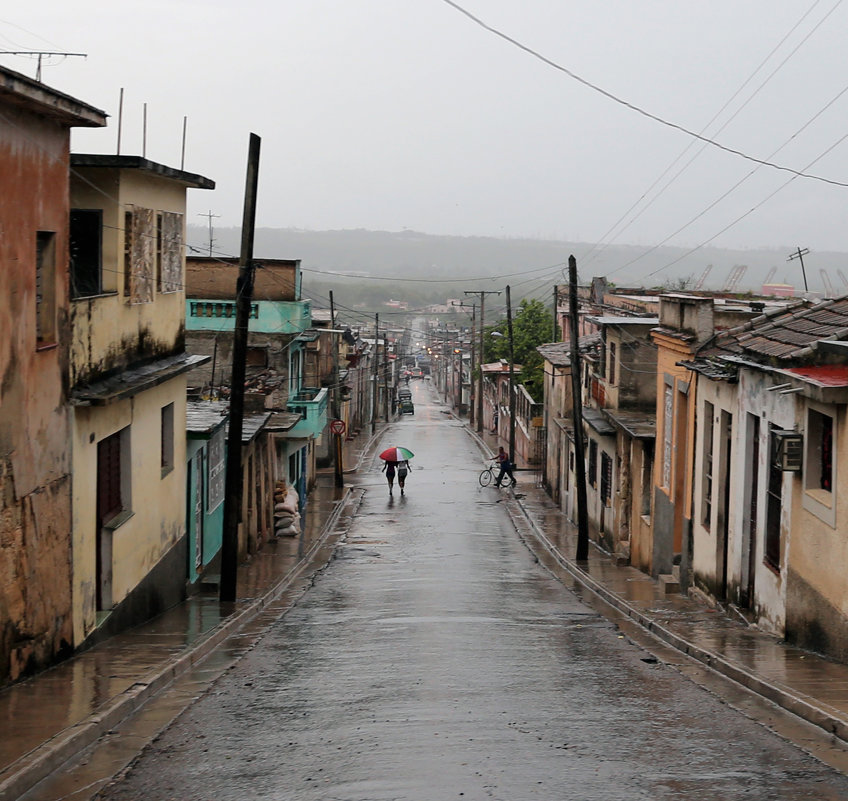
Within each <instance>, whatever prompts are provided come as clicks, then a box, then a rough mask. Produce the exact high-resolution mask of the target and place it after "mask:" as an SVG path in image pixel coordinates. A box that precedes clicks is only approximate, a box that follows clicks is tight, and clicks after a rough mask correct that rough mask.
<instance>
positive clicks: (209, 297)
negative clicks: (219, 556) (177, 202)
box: [185, 256, 330, 554]
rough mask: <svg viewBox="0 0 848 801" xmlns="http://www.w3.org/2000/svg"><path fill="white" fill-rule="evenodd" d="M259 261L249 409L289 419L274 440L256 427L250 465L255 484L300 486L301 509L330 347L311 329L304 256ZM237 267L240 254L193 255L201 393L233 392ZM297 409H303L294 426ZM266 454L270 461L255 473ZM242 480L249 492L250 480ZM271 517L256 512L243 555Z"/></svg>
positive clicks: (190, 268) (190, 316)
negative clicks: (279, 482)
mask: <svg viewBox="0 0 848 801" xmlns="http://www.w3.org/2000/svg"><path fill="white" fill-rule="evenodd" d="M255 261H256V263H257V265H258V266H257V269H256V271H255V280H254V288H253V300H252V301H251V311H250V317H249V319H248V343H247V369H246V378H245V387H246V396H245V408H246V410H247V411H249V412H251V413H253V414H257V415H258V414H260V413H266V414H267V415H270V414H271V413H273V414H274V415H276V417H275V418H274V419H276V420H284V421H285V424H284V425H283V424H281V425H280V426H277V427H276V429H275V431H274V432H273V433H274V436H273V438H271V439H269V440H268V441H266V437H265V435H264V434H263V435H260V432H259V431H257V432H255V434H256V436H257V440H256V445H255V447H256V448H257V449H258V450H259V451H261V454H260V455H259V458H258V460H252V461H251V465H252V466H251V467H250V468H249V469H248V468H247V467H246V469H248V472H247V474H246V476H247V478H248V483H249V484H250V486H264V485H265V484H268V483H269V482H270V478H269V477H271V476H273V480H285V481H287V482H288V483H289V484H290V485H292V486H293V487H295V488H296V490H297V492H298V495H299V498H300V506H301V508H302V507H303V505H304V504H305V503H306V495H307V492H308V489H309V486H310V484H311V483H312V481H313V479H314V476H315V469H316V461H317V451H316V446H318V447H320V445H321V443H322V441H323V440H322V437H324V429H325V428H326V423H327V405H328V393H327V389H326V387H323V386H321V383H320V381H321V377H320V376H319V375H318V373H319V372H320V370H321V369H322V368H323V366H324V362H325V361H326V359H328V358H330V357H329V356H328V354H327V348H326V347H325V348H324V349H323V351H322V348H321V344H322V343H321V340H322V335H321V334H320V333H319V332H318V331H317V330H314V331H313V330H312V329H310V324H311V320H312V309H311V303H310V301H308V300H303V299H302V298H301V272H300V261H299V260H293V259H256V260H255ZM238 271H239V266H238V259H217V258H206V257H198V256H193V257H189V259H188V260H187V268H186V300H185V303H186V347H187V349H188V350H189V351H190V352H191V353H194V354H204V355H206V356H207V357H209V358H210V360H211V361H210V363H209V364H207V365H205V366H204V367H202V368H201V369H200V370H195V371H193V372H192V373H191V375H190V377H189V380H190V383H191V385H192V388H193V394H194V395H196V396H198V397H205V398H208V397H212V398H217V397H228V396H229V388H230V376H231V371H232V346H233V333H234V330H235V297H236V282H237V278H238ZM309 331H311V332H312V333H311V334H310V333H307V332H309ZM323 338H326V335H325V336H324V337H323ZM322 357H323V359H324V361H322V360H321V358H322ZM311 381H315V382H317V383H315V384H313V383H310V382H311ZM280 415H284V417H280ZM291 415H299V417H298V418H297V420H296V421H295V422H294V424H292V417H291ZM269 419H270V418H269ZM266 433H270V432H266ZM251 447H254V446H253V444H252V443H251ZM267 458H270V459H271V467H269V468H268V470H267V471H265V472H263V471H264V470H265V468H264V467H263V468H262V471H260V472H257V471H258V470H259V468H258V465H264V464H265V462H266V461H267ZM266 473H267V474H266ZM251 477H252V478H251ZM244 486H245V493H248V491H249V489H248V484H245V485H244ZM272 494H273V493H271V492H269V493H268V494H267V497H266V496H262V498H263V500H261V502H259V501H257V502H254V501H251V507H250V508H251V509H253V508H256V509H260V508H264V505H265V504H266V503H269V504H270V503H271V498H272ZM271 512H273V504H271ZM266 518H267V519H268V520H270V516H269V515H267V514H264V513H260V512H257V513H256V516H255V517H252V518H251V520H253V521H254V523H255V525H254V524H253V523H250V524H246V528H245V531H244V532H243V534H242V536H241V537H240V551H241V553H242V554H248V553H253V552H254V550H255V549H256V548H257V547H259V544H260V543H261V542H262V541H263V539H264V538H265V537H266V536H267V530H268V528H269V527H270V523H267V524H266V522H265V521H266Z"/></svg>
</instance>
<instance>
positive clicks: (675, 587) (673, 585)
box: [657, 573, 680, 595]
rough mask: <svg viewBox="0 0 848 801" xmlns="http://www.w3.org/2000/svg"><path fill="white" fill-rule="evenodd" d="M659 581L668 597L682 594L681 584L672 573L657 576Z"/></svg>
mask: <svg viewBox="0 0 848 801" xmlns="http://www.w3.org/2000/svg"><path fill="white" fill-rule="evenodd" d="M657 581H658V582H659V585H660V589H661V590H662V591H663V593H665V594H666V595H674V594H675V593H678V592H680V582H679V581H678V580H677V578H676V577H675V576H673V575H672V574H671V573H662V574H661V575H659V576H657Z"/></svg>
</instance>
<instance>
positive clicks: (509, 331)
mask: <svg viewBox="0 0 848 801" xmlns="http://www.w3.org/2000/svg"><path fill="white" fill-rule="evenodd" d="M506 330H507V336H509V461H510V462H512V466H513V468H515V465H516V461H515V347H514V341H513V337H512V303H510V299H509V286H507V288H506Z"/></svg>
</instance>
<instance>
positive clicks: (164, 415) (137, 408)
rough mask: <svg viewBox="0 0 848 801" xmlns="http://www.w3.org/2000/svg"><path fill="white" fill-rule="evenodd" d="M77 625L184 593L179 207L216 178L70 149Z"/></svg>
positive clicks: (117, 622) (124, 620)
mask: <svg viewBox="0 0 848 801" xmlns="http://www.w3.org/2000/svg"><path fill="white" fill-rule="evenodd" d="M71 165H72V167H73V172H72V176H71V217H70V220H71V225H70V236H71V315H70V320H71V350H70V386H71V395H72V403H73V419H72V443H73V474H74V486H73V530H74V537H73V588H74V638H75V642H77V643H81V642H83V641H84V640H86V639H88V638H92V639H93V638H95V637H96V638H98V639H99V638H101V637H103V636H106V635H108V634H111V633H113V632H115V631H117V630H120V629H122V628H124V627H126V626H128V625H132V624H135V623H137V622H139V621H141V620H144V619H146V618H149V617H151V616H153V615H155V614H157V613H158V612H160V611H162V610H164V609H166V608H168V607H169V606H171V605H172V604H174V603H176V602H178V601H179V600H181V599H182V598H183V597H184V596H185V592H186V572H187V571H186V565H187V563H188V557H187V547H188V546H187V538H186V498H185V492H186V440H185V436H184V433H183V432H184V431H185V420H186V373H187V372H188V371H189V370H191V369H192V367H194V366H196V365H197V364H198V363H201V362H203V361H206V359H207V357H203V356H196V357H192V356H189V355H188V354H187V353H186V352H185V291H184V275H185V271H184V270H185V253H184V245H183V242H184V236H185V207H186V190H187V189H189V188H197V189H212V188H214V183H213V182H212V181H210V180H209V179H208V178H204V177H202V176H200V175H194V174H192V173H187V172H184V171H181V170H175V169H172V168H169V167H166V166H164V165H161V164H157V163H155V162H151V161H148V160H147V159H144V158H139V157H135V156H101V155H84V154H75V155H73V156H72V157H71Z"/></svg>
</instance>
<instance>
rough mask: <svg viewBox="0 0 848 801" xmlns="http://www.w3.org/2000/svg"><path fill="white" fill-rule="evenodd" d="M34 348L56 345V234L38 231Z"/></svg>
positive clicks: (36, 242) (36, 243) (36, 240)
mask: <svg viewBox="0 0 848 801" xmlns="http://www.w3.org/2000/svg"><path fill="white" fill-rule="evenodd" d="M35 338H36V347H39V348H40V347H45V346H47V345H54V344H56V234H54V233H53V232H52V231H39V232H38V233H37V234H36V237H35Z"/></svg>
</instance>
